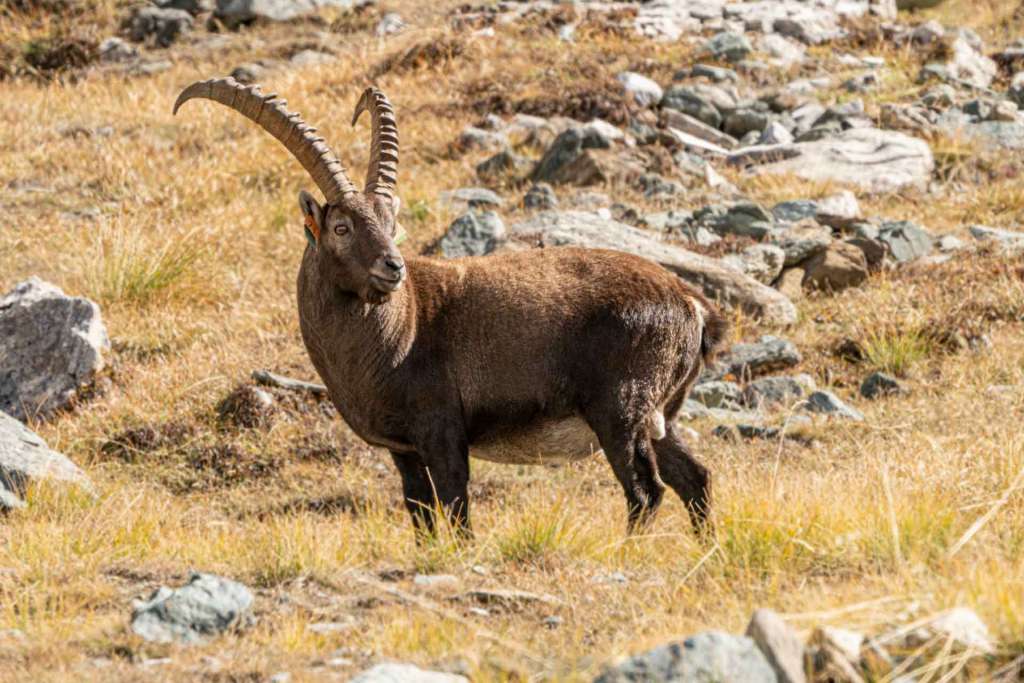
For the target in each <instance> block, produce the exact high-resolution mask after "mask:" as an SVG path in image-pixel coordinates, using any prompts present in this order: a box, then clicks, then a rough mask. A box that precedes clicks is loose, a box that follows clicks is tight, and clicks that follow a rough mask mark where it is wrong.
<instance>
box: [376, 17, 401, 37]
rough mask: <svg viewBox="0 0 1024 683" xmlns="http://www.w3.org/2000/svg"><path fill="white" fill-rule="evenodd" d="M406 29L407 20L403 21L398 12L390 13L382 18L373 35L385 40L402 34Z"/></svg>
mask: <svg viewBox="0 0 1024 683" xmlns="http://www.w3.org/2000/svg"><path fill="white" fill-rule="evenodd" d="M405 29H406V25H405V20H404V19H402V15H401V14H399V13H398V12H388V13H387V14H385V15H384V16H383V17H381V19H380V23H378V24H377V28H375V29H374V30H373V33H374V35H376V36H377V37H378V38H384V37H385V36H393V35H396V34H398V33H401V32H402V31H404V30H405Z"/></svg>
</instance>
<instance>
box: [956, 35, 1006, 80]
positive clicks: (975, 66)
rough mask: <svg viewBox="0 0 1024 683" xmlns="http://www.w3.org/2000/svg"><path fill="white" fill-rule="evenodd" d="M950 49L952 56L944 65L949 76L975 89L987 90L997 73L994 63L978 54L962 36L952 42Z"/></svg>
mask: <svg viewBox="0 0 1024 683" xmlns="http://www.w3.org/2000/svg"><path fill="white" fill-rule="evenodd" d="M951 49H952V51H953V56H952V58H951V59H950V61H949V62H948V63H947V64H946V69H947V70H948V72H949V73H950V75H952V76H953V77H954V78H956V79H958V80H960V81H963V82H965V83H969V84H971V85H973V86H975V87H977V88H987V87H988V86H989V85H991V84H992V79H993V78H995V76H996V72H997V71H998V67H996V63H995V62H994V61H992V60H991V59H989V58H988V57H986V56H985V55H983V54H981V53H980V52H978V50H977V49H975V47H974V46H973V45H971V42H970V41H969V40H968V39H967V38H964V37H962V36H961V37H959V38H957V39H956V40H954V41H953V45H952V47H951Z"/></svg>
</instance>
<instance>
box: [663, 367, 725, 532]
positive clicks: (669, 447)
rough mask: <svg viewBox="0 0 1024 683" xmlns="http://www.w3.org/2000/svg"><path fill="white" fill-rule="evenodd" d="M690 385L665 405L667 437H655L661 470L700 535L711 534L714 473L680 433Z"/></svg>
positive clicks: (665, 480)
mask: <svg viewBox="0 0 1024 683" xmlns="http://www.w3.org/2000/svg"><path fill="white" fill-rule="evenodd" d="M688 390H689V385H688V384H687V385H685V386H684V387H683V388H681V389H680V390H679V391H678V392H677V394H676V395H675V396H674V397H673V400H672V401H671V402H670V403H669V405H668V406H666V409H665V438H663V439H657V440H655V441H654V451H655V453H657V459H658V473H659V474H660V475H661V479H662V481H664V482H665V483H666V484H667V485H668V486H669V487H671V489H672V490H673V491H675V492H676V495H678V496H679V498H681V499H682V501H683V504H684V505H685V506H686V509H687V511H688V512H689V514H690V522H691V523H692V524H693V528H694V530H695V531H696V532H697V534H698V535H700V536H702V537H704V538H708V537H710V536H711V534H712V532H713V531H714V529H713V527H712V524H711V521H710V519H709V518H710V515H711V473H710V472H709V471H708V468H706V467H705V466H704V465H702V464H701V463H700V462H699V461H698V460H697V458H695V457H694V455H693V453H692V452H691V450H690V447H689V446H688V445H687V444H686V442H685V441H684V440H683V438H682V436H680V434H679V428H678V427H677V426H676V425H675V421H676V415H677V414H678V413H679V409H680V407H681V406H682V403H683V400H684V399H685V398H686V394H687V393H689V392H688Z"/></svg>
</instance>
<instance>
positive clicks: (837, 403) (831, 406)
mask: <svg viewBox="0 0 1024 683" xmlns="http://www.w3.org/2000/svg"><path fill="white" fill-rule="evenodd" d="M806 409H807V410H808V411H809V412H812V413H819V414H821V415H828V416H831V417H841V418H844V419H847V420H853V421H855V422H863V421H864V415H862V414H861V413H860V411H858V410H856V409H855V408H851V407H850V406H848V405H846V404H845V403H843V402H842V401H841V400H840V399H839V397H838V396H836V395H835V394H833V393H832V392H831V391H823V390H819V391H815V392H814V393H812V394H811V395H810V396H808V397H807V405H806Z"/></svg>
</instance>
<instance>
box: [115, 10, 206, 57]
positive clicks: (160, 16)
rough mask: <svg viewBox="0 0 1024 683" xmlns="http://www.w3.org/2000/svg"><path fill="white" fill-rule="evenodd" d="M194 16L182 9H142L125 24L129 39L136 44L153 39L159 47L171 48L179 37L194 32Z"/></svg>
mask: <svg viewBox="0 0 1024 683" xmlns="http://www.w3.org/2000/svg"><path fill="white" fill-rule="evenodd" d="M193 23H194V20H193V19H192V15H191V14H189V13H188V12H186V11H184V10H180V9H171V8H161V7H140V8H139V9H137V10H136V11H135V13H134V14H133V15H132V16H131V18H129V19H128V20H127V21H126V22H125V28H126V29H127V31H128V37H129V38H130V39H131V40H133V41H134V42H136V43H140V42H142V41H144V40H147V39H149V38H152V39H153V41H154V42H155V43H156V44H157V45H158V46H159V47H170V45H171V44H172V43H174V41H176V40H177V39H178V36H180V35H182V34H183V33H187V32H188V31H190V30H192V25H193Z"/></svg>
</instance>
